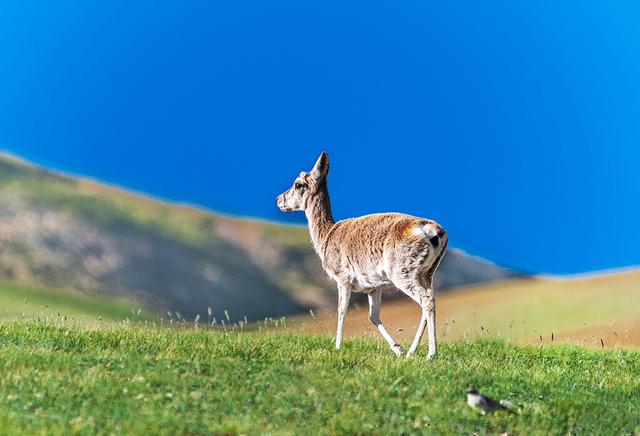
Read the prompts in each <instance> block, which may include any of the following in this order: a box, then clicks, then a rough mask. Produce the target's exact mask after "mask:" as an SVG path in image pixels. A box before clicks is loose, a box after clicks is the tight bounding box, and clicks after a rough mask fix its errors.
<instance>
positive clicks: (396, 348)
mask: <svg viewBox="0 0 640 436" xmlns="http://www.w3.org/2000/svg"><path fill="white" fill-rule="evenodd" d="M391 351H393V354H395V355H396V356H398V357H400V356H402V347H401V346H400V344H395V345H393V346H392V347H391Z"/></svg>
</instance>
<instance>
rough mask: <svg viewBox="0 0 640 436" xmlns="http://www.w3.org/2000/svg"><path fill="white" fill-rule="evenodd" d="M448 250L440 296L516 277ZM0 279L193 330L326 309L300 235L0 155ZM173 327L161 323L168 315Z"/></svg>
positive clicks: (318, 274) (320, 278)
mask: <svg viewBox="0 0 640 436" xmlns="http://www.w3.org/2000/svg"><path fill="white" fill-rule="evenodd" d="M516 275H517V274H515V273H514V272H513V271H510V270H507V269H504V268H500V267H498V266H496V265H494V264H492V263H490V262H488V261H485V260H483V259H479V258H476V257H472V256H469V255H467V254H466V253H464V252H462V251H460V250H456V249H450V250H449V254H448V255H447V256H446V257H445V259H444V261H443V262H442V265H441V267H440V272H439V273H438V276H437V280H438V288H439V289H447V288H451V287H459V286H465V285H469V284H476V283H483V282H488V281H496V280H503V279H507V278H512V277H514V276H516ZM0 279H4V280H8V281H15V282H19V283H24V284H37V285H39V286H46V287H50V288H56V289H59V288H65V287H66V288H72V289H76V290H79V291H83V292H85V293H88V294H100V295H112V296H124V297H127V298H133V299H135V300H137V301H138V302H140V303H141V304H142V305H144V306H145V307H146V308H148V309H150V310H153V311H156V312H158V313H165V312H167V311H169V312H170V313H171V316H172V317H182V318H186V319H193V317H195V316H196V315H197V314H200V315H201V316H204V317H206V316H208V313H207V312H208V308H211V309H212V311H213V316H215V317H216V318H218V319H223V317H226V314H225V310H226V311H227V314H229V316H230V318H232V319H234V320H238V319H243V318H244V317H245V316H246V317H247V319H249V320H256V319H262V318H264V317H267V316H274V317H275V316H280V315H287V314H292V313H298V312H303V311H306V310H308V309H309V308H314V309H318V308H333V307H334V305H335V301H334V300H335V298H334V295H335V288H334V286H333V284H331V283H330V282H329V281H328V279H327V278H326V277H325V274H324V272H323V271H322V269H321V266H320V261H319V260H318V259H317V258H316V255H315V253H314V252H313V250H312V248H311V245H310V242H309V237H308V234H307V230H306V229H305V228H303V227H300V226H291V225H283V224H277V223H272V222H265V221H260V220H257V219H245V218H235V217H230V216H225V215H222V214H217V213H214V212H209V211H206V210H204V209H201V208H197V207H194V206H187V205H181V204H174V203H171V202H168V201H165V200H159V199H155V198H152V197H149V196H146V195H144V194H140V193H135V192H131V191H128V190H125V189H121V188H117V187H113V186H108V185H104V184H101V183H99V182H96V181H92V180H89V179H86V178H83V177H73V176H69V175H65V174H61V173H59V172H56V171H50V170H47V169H45V168H42V167H38V166H36V165H33V164H30V163H28V162H27V161H24V160H23V159H21V158H19V157H16V156H13V155H10V154H7V153H2V154H0ZM166 316H168V315H166Z"/></svg>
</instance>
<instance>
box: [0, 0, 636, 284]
mask: <svg viewBox="0 0 640 436" xmlns="http://www.w3.org/2000/svg"><path fill="white" fill-rule="evenodd" d="M639 21H640V6H638V3H637V2H632V1H628V2H613V3H612V2H580V1H566V2H556V1H538V0H536V1H522V2H511V1H494V2H485V1H470V2H422V1H420V2H419V1H407V2H392V3H389V2H369V1H368V2H364V1H353V2H344V1H328V0H323V1H318V2H314V1H305V2H300V1H270V2H265V1H243V0H234V1H233V2H211V1H201V2H198V1H193V2H182V1H154V2H147V3H145V2H130V1H109V2H84V1H75V2H74V1H66V2H48V1H29V0H24V1H21V2H3V3H2V5H0V148H3V149H5V150H8V151H11V152H13V153H16V154H19V155H21V156H23V157H25V158H27V159H31V160H34V161H36V162H38V163H41V164H44V165H49V166H53V167H55V168H59V169H62V170H66V171H70V172H74V173H80V174H85V175H89V176H92V177H95V178H98V179H101V180H105V181H108V182H112V183H117V184H119V185H123V186H127V187H130V188H133V189H136V190H140V191H145V192H149V193H152V194H155V195H158V196H161V197H165V198H169V199H174V200H179V201H186V202H191V203H197V204H200V205H203V206H206V207H208V208H211V209H215V210H221V211H224V212H227V213H233V214H238V215H249V216H257V217H263V218H267V219H271V220H289V221H296V222H302V221H303V218H304V217H303V216H302V215H301V214H296V215H288V216H285V215H282V214H281V213H280V212H279V211H278V210H277V208H276V207H275V196H276V195H277V194H278V193H280V192H281V191H283V190H284V189H286V188H287V187H288V186H289V184H290V183H291V181H292V180H293V178H294V177H295V175H296V174H297V173H298V172H299V171H301V170H304V169H309V168H310V166H311V165H312V164H313V161H314V160H315V158H316V156H317V154H318V153H319V151H320V150H323V149H324V150H327V151H328V152H329V154H330V157H331V160H332V170H331V174H330V189H331V192H332V199H333V203H334V213H335V215H336V218H338V219H342V218H347V217H350V216H356V215H362V214H366V213H371V212H379V211H403V212H407V213H411V214H415V215H420V216H425V217H429V218H433V219H436V220H438V221H439V222H441V223H442V224H443V225H444V226H445V227H446V228H447V229H448V230H449V233H450V235H451V241H452V243H453V244H454V245H456V246H459V247H463V248H466V249H468V250H470V251H471V252H473V253H477V254H480V255H483V256H486V257H489V258H491V259H493V260H496V261H498V262H499V263H503V264H506V265H510V266H515V267H518V268H522V269H525V270H527V271H532V272H544V273H556V274H568V273H579V272H587V271H593V270H599V269H605V268H615V267H624V266H629V265H638V264H640V250H639V249H638V248H637V247H638V246H640V232H638V230H637V227H638V222H640V206H638V198H639V195H638V194H640V175H639V173H638V167H639V165H638V164H639V163H640V148H639V146H640V123H639V122H638V121H639V120H640V79H639V78H640V55H639V53H640V27H638V26H637V23H638V22H639Z"/></svg>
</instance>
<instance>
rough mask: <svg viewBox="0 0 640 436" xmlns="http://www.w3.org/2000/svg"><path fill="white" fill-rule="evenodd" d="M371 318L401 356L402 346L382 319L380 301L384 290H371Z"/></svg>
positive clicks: (392, 348) (393, 349)
mask: <svg viewBox="0 0 640 436" xmlns="http://www.w3.org/2000/svg"><path fill="white" fill-rule="evenodd" d="M368 297H369V319H370V320H371V322H372V323H373V325H375V326H376V327H377V328H378V330H379V331H380V333H381V334H382V336H384V338H385V339H386V341H387V343H388V344H389V346H390V347H391V351H393V352H394V353H395V355H396V356H398V357H400V356H401V355H402V347H401V346H400V344H398V343H397V342H396V341H395V340H394V339H393V338H392V337H391V335H390V334H389V332H388V331H387V329H386V328H384V326H383V325H382V321H380V301H381V300H382V291H381V290H379V289H376V290H375V291H373V292H371V293H370V294H369V295H368Z"/></svg>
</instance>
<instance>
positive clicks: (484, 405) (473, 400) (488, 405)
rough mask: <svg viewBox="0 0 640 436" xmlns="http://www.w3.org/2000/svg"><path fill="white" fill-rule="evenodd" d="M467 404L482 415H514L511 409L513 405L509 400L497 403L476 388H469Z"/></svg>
mask: <svg viewBox="0 0 640 436" xmlns="http://www.w3.org/2000/svg"><path fill="white" fill-rule="evenodd" d="M467 404H468V405H469V407H471V408H472V409H474V410H476V411H478V412H480V413H481V414H482V415H485V414H486V413H487V412H498V411H502V412H509V413H514V412H513V410H511V409H510V408H509V406H510V405H511V404H512V403H511V402H510V401H507V400H500V402H497V401H495V400H493V399H491V398H489V397H487V396H485V395H482V394H480V393H479V392H478V391H477V390H475V389H474V388H469V390H468V391H467Z"/></svg>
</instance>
